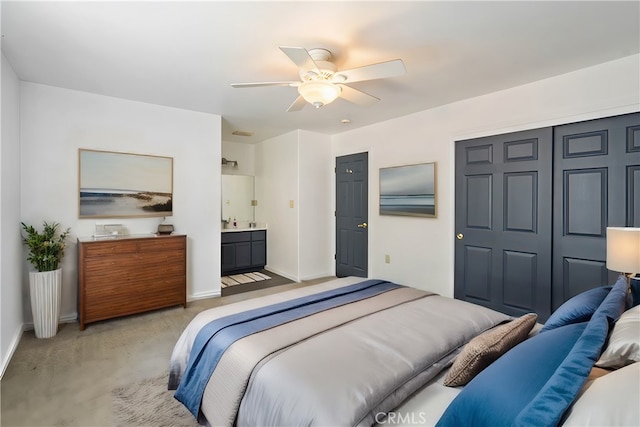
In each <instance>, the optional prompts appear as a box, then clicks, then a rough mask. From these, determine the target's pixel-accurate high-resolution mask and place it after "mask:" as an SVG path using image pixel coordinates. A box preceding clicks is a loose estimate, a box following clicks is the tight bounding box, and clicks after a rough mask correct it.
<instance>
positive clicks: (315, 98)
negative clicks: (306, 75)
mask: <svg viewBox="0 0 640 427" xmlns="http://www.w3.org/2000/svg"><path fill="white" fill-rule="evenodd" d="M298 93H300V95H301V96H302V97H303V98H304V99H305V101H307V102H308V103H309V104H311V105H313V106H314V107H316V108H320V107H322V106H323V105H326V104H329V103H331V102H333V101H335V100H336V98H337V97H338V96H340V86H336V85H334V84H332V83H330V82H327V81H323V80H312V81H308V82H304V83H302V84H301V85H300V86H298Z"/></svg>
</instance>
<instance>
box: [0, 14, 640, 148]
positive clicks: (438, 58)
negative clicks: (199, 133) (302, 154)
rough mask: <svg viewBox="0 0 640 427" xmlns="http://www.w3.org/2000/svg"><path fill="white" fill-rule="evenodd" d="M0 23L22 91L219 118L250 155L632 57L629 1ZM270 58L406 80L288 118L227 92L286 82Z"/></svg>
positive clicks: (273, 105) (293, 72) (280, 98)
mask: <svg viewBox="0 0 640 427" xmlns="http://www.w3.org/2000/svg"><path fill="white" fill-rule="evenodd" d="M1 13H2V27H1V30H2V50H3V52H4V54H5V56H6V57H7V59H8V60H9V62H10V63H11V64H12V66H13V68H14V69H15V71H16V73H17V74H18V77H19V78H20V79H21V80H25V81H30V82H37V83H43V84H47V85H52V86H59V87H64V88H69V89H75V90H80V91H86V92H93V93H97V94H102V95H108V96H114V97H120V98H126V99H131V100H137V101H143V102H149V103H154V104H161V105H167V106H173V107H178V108H184V109H189V110H196V111H202V112H207V113H214V114H219V115H221V116H222V118H223V136H222V139H223V140H225V141H238V142H250V143H253V142H259V141H262V140H264V139H266V138H269V137H272V136H276V135H280V134H283V133H286V132H288V131H290V130H293V129H306V130H310V131H315V132H321V133H326V134H334V133H338V132H343V131H345V130H348V129H352V128H355V127H359V126H364V125H368V124H371V123H374V122H379V121H383V120H388V119H391V118H394V117H399V116H403V115H406V114H410V113H413V112H416V111H422V110H425V109H428V108H432V107H435V106H438V105H443V104H447V103H450V102H453V101H457V100H461V99H465V98H470V97H474V96H478V95H482V94H485V93H489V92H495V91H498V90H501V89H506V88H509V87H513V86H517V85H521V84H524V83H527V82H532V81H536V80H540V79H544V78H547V77H550V76H554V75H558V74H563V73H567V72H570V71H573V70H577V69H580V68H584V67H588V66H591V65H595V64H598V63H602V62H606V61H610V60H614V59H617V58H621V57H625V56H629V55H633V54H636V53H638V52H639V51H640V2H638V1H623V2H613V1H563V2H551V1H532V2H524V1H510V2H504V1H503V2H500V1H499V2H481V1H471V2H460V1H440V2H435V1H411V2H399V1H393V2H362V1H342V2H327V1H324V2H307V1H296V2H286V1H283V2H274V1H260V2H238V1H235V2H232V1H220V2H214V1H200V2H190V1H168V2H167V1H142V2H134V1H123V2H114V1H107V2H97V1H77V2H58V1H45V2H32V1H29V2H26V1H2V11H1ZM278 46H300V47H305V48H307V49H311V48H314V47H322V48H326V49H329V50H330V51H331V52H332V53H333V55H334V57H335V58H334V59H335V63H336V65H337V66H338V68H339V69H347V68H354V67H358V66H362V65H367V64H370V63H376V62H381V61H387V60H391V59H396V58H401V59H402V60H403V61H404V63H405V66H406V68H407V73H406V75H404V76H401V77H394V78H389V79H384V80H373V81H367V82H359V83H354V84H353V85H352V86H353V87H355V88H357V89H360V90H363V91H365V92H368V93H370V94H372V95H374V96H376V97H378V98H380V99H381V101H380V102H378V103H377V104H375V105H373V106H371V107H358V106H356V105H353V104H351V103H349V102H347V101H345V100H342V99H338V100H336V101H335V102H334V103H332V104H329V105H327V106H325V107H323V108H321V109H314V108H313V107H311V106H306V107H305V108H304V109H303V110H302V111H299V112H292V113H287V112H285V110H286V109H287V108H288V106H289V105H290V104H291V102H292V101H293V100H294V99H295V98H296V96H297V92H296V89H295V88H292V87H261V88H243V89H237V88H232V87H231V86H230V83H236V82H253V81H280V80H296V79H298V72H297V68H296V66H295V65H294V64H293V63H292V62H291V61H290V60H289V59H288V58H287V56H286V55H284V54H283V53H282V52H281V51H280V49H278ZM523 102H526V100H523ZM342 119H349V120H350V121H351V124H349V125H345V124H341V123H340V121H341V120H342ZM234 130H243V131H252V132H255V135H254V136H252V137H239V136H233V135H231V132H233V131H234Z"/></svg>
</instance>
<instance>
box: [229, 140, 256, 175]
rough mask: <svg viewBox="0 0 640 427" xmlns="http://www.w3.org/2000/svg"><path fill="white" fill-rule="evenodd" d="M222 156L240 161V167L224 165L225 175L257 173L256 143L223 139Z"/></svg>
mask: <svg viewBox="0 0 640 427" xmlns="http://www.w3.org/2000/svg"><path fill="white" fill-rule="evenodd" d="M222 157H224V158H225V159H227V160H235V161H237V162H238V167H232V166H222V174H223V175H249V176H254V175H255V174H256V170H255V145H253V144H243V143H241V142H228V141H222Z"/></svg>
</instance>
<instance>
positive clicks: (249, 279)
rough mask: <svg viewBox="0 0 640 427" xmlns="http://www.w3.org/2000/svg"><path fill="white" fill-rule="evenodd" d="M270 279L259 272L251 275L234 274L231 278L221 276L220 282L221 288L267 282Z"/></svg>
mask: <svg viewBox="0 0 640 427" xmlns="http://www.w3.org/2000/svg"><path fill="white" fill-rule="evenodd" d="M269 279H271V277H269V276H267V275H266V274H264V273H260V272H259V271H256V272H253V273H244V274H234V275H231V276H223V277H222V278H221V279H220V280H221V282H222V287H223V288H226V287H227V286H236V285H242V284H245V283H253V282H260V281H262V280H269Z"/></svg>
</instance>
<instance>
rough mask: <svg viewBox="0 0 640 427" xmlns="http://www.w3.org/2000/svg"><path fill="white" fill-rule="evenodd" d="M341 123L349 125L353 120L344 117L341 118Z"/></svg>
mask: <svg viewBox="0 0 640 427" xmlns="http://www.w3.org/2000/svg"><path fill="white" fill-rule="evenodd" d="M340 123H342V124H343V125H348V124H349V123H351V120H349V119H342V120H340Z"/></svg>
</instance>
